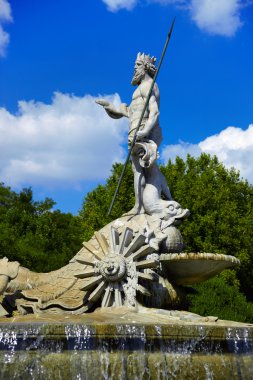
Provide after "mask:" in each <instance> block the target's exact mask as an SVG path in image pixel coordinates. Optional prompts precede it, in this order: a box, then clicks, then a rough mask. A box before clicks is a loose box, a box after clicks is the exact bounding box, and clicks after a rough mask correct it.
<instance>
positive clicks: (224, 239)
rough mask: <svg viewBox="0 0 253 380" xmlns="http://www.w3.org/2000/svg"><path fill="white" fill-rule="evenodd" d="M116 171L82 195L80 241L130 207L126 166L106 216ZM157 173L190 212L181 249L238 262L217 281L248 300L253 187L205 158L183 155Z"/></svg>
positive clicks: (251, 294)
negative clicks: (161, 175) (236, 267)
mask: <svg viewBox="0 0 253 380" xmlns="http://www.w3.org/2000/svg"><path fill="white" fill-rule="evenodd" d="M121 170H122V165H119V164H117V165H115V166H114V167H113V169H112V174H111V176H110V177H109V178H108V180H107V182H106V184H105V185H104V186H102V185H100V186H99V187H97V188H96V189H95V190H93V191H92V192H91V193H89V194H88V195H87V196H86V198H85V200H84V203H83V208H82V210H81V213H80V217H81V219H82V225H83V229H84V231H85V232H84V233H85V238H89V237H91V236H92V234H93V231H94V229H96V230H98V229H99V228H101V227H102V226H103V225H105V224H106V223H108V222H109V221H111V220H113V219H115V218H117V217H119V216H120V215H122V214H123V213H124V212H127V211H128V210H130V209H131V208H132V207H133V204H134V191H133V175H132V172H131V167H130V165H129V167H128V168H127V172H126V175H125V177H124V178H123V182H122V186H121V189H120V192H119V195H118V197H117V200H116V202H115V206H114V209H113V212H112V215H111V217H108V216H107V210H108V208H109V205H110V202H111V200H112V197H113V194H114V191H115V188H116V186H117V182H118V179H119V175H120V173H121ZM161 171H162V172H163V174H164V175H165V177H166V180H167V182H168V184H169V187H170V190H171V193H172V196H173V198H174V199H175V200H176V201H178V202H179V203H180V204H181V205H182V207H184V208H188V209H189V210H190V212H191V215H190V217H189V218H188V219H187V220H185V221H184V222H183V223H182V225H181V226H180V230H181V232H182V235H183V237H184V241H185V243H186V248H185V250H186V251H188V252H212V253H223V254H227V255H233V256H236V257H238V258H239V259H240V261H241V266H240V267H239V268H238V269H236V272H235V271H226V272H224V274H222V276H221V278H222V281H223V283H225V284H227V286H232V287H233V286H234V287H237V288H236V289H237V291H238V292H239V290H238V289H239V287H238V285H239V286H240V290H241V291H243V293H244V294H245V295H246V296H247V299H248V300H253V248H252V240H253V239H252V238H253V229H252V224H253V187H252V186H251V185H250V184H249V183H248V182H247V181H245V180H243V179H241V178H240V175H239V173H238V172H237V171H235V170H234V169H230V170H228V169H226V168H225V167H224V166H223V164H222V163H220V162H219V161H218V159H217V158H216V157H210V156H209V155H207V154H202V155H201V156H200V157H199V158H193V157H191V156H188V157H187V159H186V160H185V161H184V160H183V159H181V158H179V157H177V159H176V161H175V163H172V162H171V161H169V162H168V164H167V165H165V166H161ZM203 286H204V285H203ZM203 289H204V288H203ZM206 300H208V298H206Z"/></svg>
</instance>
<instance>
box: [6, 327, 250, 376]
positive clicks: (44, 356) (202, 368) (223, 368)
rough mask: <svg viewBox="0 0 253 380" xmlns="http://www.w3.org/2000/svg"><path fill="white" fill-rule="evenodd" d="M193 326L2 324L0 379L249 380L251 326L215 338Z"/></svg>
mask: <svg viewBox="0 0 253 380" xmlns="http://www.w3.org/2000/svg"><path fill="white" fill-rule="evenodd" d="M195 328H196V331H195V335H194V336H193V334H192V330H190V329H189V331H188V333H187V328H185V327H184V329H185V331H186V333H184V334H183V336H180V334H179V335H178V336H175V334H174V332H175V331H179V332H180V326H178V325H177V326H176V325H175V326H173V325H170V326H169V327H168V326H167V327H166V328H165V327H164V325H158V324H157V325H153V326H151V325H140V324H133V323H132V324H114V325H108V324H103V323H101V324H99V325H81V324H68V325H66V324H65V325H64V324H62V325H61V326H60V325H56V324H55V325H54V324H50V325H45V324H39V323H37V324H34V325H29V324H27V325H25V324H23V325H18V324H17V325H15V326H13V325H11V324H4V325H3V326H2V327H1V328H0V349H1V351H0V363H1V368H0V378H1V379H13V380H14V379H15V380H16V379H19V380H20V379H24V380H30V379H35V380H37V379H43V380H44V379H49V378H50V379H52V380H53V379H57V380H58V379H63V380H64V379H73V380H84V379H85V380H86V379H87V380H89V379H96V380H100V379H104V380H106V379H107V380H109V379H117V380H123V379H138V380H139V379H143V380H144V379H151V380H152V379H154V380H163V379H164V380H165V379H180V380H181V379H187V380H190V379H194V380H197V379H200V380H202V379H206V380H213V379H214V380H215V379H229V380H230V379H239V380H247V379H249V380H250V379H253V343H252V329H251V328H242V327H240V328H234V327H233V328H223V337H220V338H219V339H218V338H217V335H216V336H213V337H212V334H211V333H210V329H208V328H207V327H205V326H204V325H200V326H195ZM187 334H188V335H187ZM210 334H211V335H210Z"/></svg>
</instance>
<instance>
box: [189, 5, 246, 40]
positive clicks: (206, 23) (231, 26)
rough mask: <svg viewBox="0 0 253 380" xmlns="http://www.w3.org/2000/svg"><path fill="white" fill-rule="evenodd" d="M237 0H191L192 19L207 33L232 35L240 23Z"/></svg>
mask: <svg viewBox="0 0 253 380" xmlns="http://www.w3.org/2000/svg"><path fill="white" fill-rule="evenodd" d="M240 8H241V5H240V1H239V0H192V1H191V5H190V13H191V18H192V20H193V21H194V22H195V23H196V25H197V26H198V27H199V28H200V29H201V30H203V31H205V32H207V33H209V34H219V35H222V36H226V37H231V36H233V35H234V34H235V33H236V31H237V30H238V29H239V28H240V26H241V25H242V21H241V20H240Z"/></svg>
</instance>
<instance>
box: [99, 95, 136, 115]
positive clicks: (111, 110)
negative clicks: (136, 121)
mask: <svg viewBox="0 0 253 380" xmlns="http://www.w3.org/2000/svg"><path fill="white" fill-rule="evenodd" d="M96 103H97V104H99V105H100V106H102V107H104V109H105V111H106V112H107V114H108V115H109V116H110V117H111V118H113V119H120V118H121V117H123V116H125V117H129V110H128V107H127V104H126V103H121V105H120V107H119V109H116V108H115V106H114V105H113V104H112V103H110V102H108V101H107V100H104V99H97V100H96Z"/></svg>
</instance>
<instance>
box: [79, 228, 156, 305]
mask: <svg viewBox="0 0 253 380" xmlns="http://www.w3.org/2000/svg"><path fill="white" fill-rule="evenodd" d="M95 237H96V240H97V242H98V245H99V249H96V248H95V247H94V246H93V245H91V244H90V243H86V242H84V243H83V244H84V246H85V248H86V249H88V250H89V252H90V253H91V254H92V255H93V259H86V258H81V257H80V258H77V261H78V262H80V263H82V264H84V265H85V267H84V271H82V272H80V273H76V274H75V276H76V277H78V278H87V280H88V281H87V283H86V284H85V286H83V287H82V290H87V291H89V292H90V293H89V296H88V302H91V303H93V302H99V301H100V302H101V306H102V307H111V306H113V307H120V306H135V304H136V292H140V293H142V294H144V295H150V293H149V291H148V290H147V289H146V288H145V287H144V286H143V285H141V284H140V283H139V279H142V280H144V281H153V280H154V278H155V273H154V272H153V271H152V269H154V268H156V267H157V265H158V261H157V260H156V258H153V256H152V255H151V256H148V255H150V254H151V253H152V252H153V249H152V247H150V246H149V245H148V244H145V236H143V235H141V234H137V235H136V236H134V234H133V231H132V230H131V229H130V228H125V229H124V230H123V232H122V234H121V235H119V233H118V231H117V230H116V229H115V228H114V227H111V230H110V239H109V244H108V242H107V240H106V238H105V236H104V235H103V234H102V233H99V232H96V233H95ZM146 269H149V271H148V272H149V273H146V272H147V271H146V272H145V270H146Z"/></svg>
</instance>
